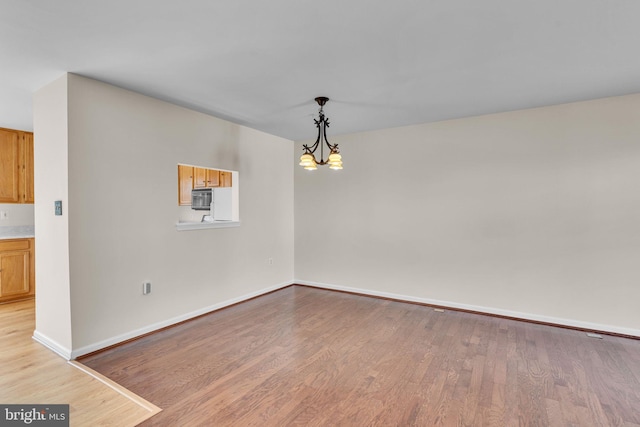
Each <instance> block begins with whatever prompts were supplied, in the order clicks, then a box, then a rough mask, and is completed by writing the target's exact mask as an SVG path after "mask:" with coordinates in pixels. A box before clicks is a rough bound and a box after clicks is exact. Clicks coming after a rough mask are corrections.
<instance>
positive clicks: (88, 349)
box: [34, 282, 294, 360]
mask: <svg viewBox="0 0 640 427" xmlns="http://www.w3.org/2000/svg"><path fill="white" fill-rule="evenodd" d="M293 283H294V282H283V283H280V284H278V285H274V286H270V287H268V288H264V289H261V290H259V291H256V292H252V293H250V294H246V295H242V296H239V297H236V298H232V299H229V300H226V301H223V302H220V303H217V304H213V305H210V306H207V307H203V308H201V309H198V310H195V311H192V312H190V313H185V314H182V315H180V316H176V317H172V318H171V319H167V320H163V321H161V322H157V323H153V324H151V325H148V326H145V327H143V328H139V329H136V330H133V331H130V332H127V333H124V334H120V335H117V336H115V337H111V338H108V339H106V340H102V341H99V342H96V343H93V344H90V345H87V346H84V347H81V348H78V349H75V350H73V351H71V352H70V357H67V359H68V360H69V359H76V358H78V357H80V356H83V355H85V354H88V353H92V352H94V351H98V350H101V349H103V348H106V347H109V346H112V345H115V344H118V343H121V342H124V341H127V340H130V339H132V338H136V337H139V336H141V335H145V334H148V333H150V332H154V331H157V330H159V329H162V328H166V327H167V326H171V325H175V324H176V323H180V322H184V321H185V320H189V319H193V318H194V317H198V316H201V315H203V314H207V313H210V312H212V311H216V310H219V309H221V308H224V307H228V306H230V305H233V304H237V303H239V302H242V301H246V300H249V299H251V298H255V297H257V296H260V295H264V294H267V293H269V292H273V291H277V290H278V289H282V288H285V287H287V286H290V285H293ZM34 335H35V334H34ZM45 345H46V344H45ZM54 351H55V350H54Z"/></svg>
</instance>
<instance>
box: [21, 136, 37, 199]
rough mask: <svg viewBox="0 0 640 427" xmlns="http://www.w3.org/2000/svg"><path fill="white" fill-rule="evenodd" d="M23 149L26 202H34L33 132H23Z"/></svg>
mask: <svg viewBox="0 0 640 427" xmlns="http://www.w3.org/2000/svg"><path fill="white" fill-rule="evenodd" d="M22 138H23V143H22V150H23V157H24V168H23V169H22V172H23V174H24V175H23V176H24V178H23V180H24V181H23V182H24V203H33V202H34V201H35V195H34V191H33V134H32V133H31V132H22Z"/></svg>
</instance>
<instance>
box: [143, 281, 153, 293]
mask: <svg viewBox="0 0 640 427" xmlns="http://www.w3.org/2000/svg"><path fill="white" fill-rule="evenodd" d="M150 293H151V282H145V283H143V284H142V295H148V294H150Z"/></svg>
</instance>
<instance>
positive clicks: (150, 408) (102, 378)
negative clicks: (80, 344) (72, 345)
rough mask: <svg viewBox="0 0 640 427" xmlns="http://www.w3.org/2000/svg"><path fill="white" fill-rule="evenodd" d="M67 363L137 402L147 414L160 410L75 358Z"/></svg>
mask: <svg viewBox="0 0 640 427" xmlns="http://www.w3.org/2000/svg"><path fill="white" fill-rule="evenodd" d="M67 363H68V364H69V365H71V366H73V367H74V368H76V369H79V370H80V371H82V372H84V373H85V374H87V375H89V376H91V377H93V378H95V379H96V380H98V381H100V382H101V383H102V384H104V385H106V386H107V387H109V388H111V389H112V390H114V391H116V392H118V393H119V394H121V395H122V396H124V397H126V398H127V399H129V400H131V401H132V402H133V403H135V404H137V405H138V406H141V407H142V408H144V409H146V410H147V411H149V412H151V414H150V415H149V416H153V415H155V414H157V413H158V412H160V411H162V409H161V408H159V407H157V406H156V405H154V404H153V403H151V402H149V401H148V400H145V399H143V398H142V397H140V396H138V395H137V394H135V393H133V392H132V391H130V390H128V389H126V388H124V387H122V386H121V385H120V384H118V383H116V382H115V381H112V380H110V379H109V378H107V377H105V376H104V375H102V374H101V373H100V372H97V371H94V370H93V369H91V368H90V367H88V366H85V365H83V364H82V363H79V362H76V361H75V360H69V361H68V362H67Z"/></svg>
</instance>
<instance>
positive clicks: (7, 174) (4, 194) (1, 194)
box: [0, 128, 34, 203]
mask: <svg viewBox="0 0 640 427" xmlns="http://www.w3.org/2000/svg"><path fill="white" fill-rule="evenodd" d="M33 201H34V196H33V133H31V132H22V131H18V130H12V129H2V128H0V203H33Z"/></svg>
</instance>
